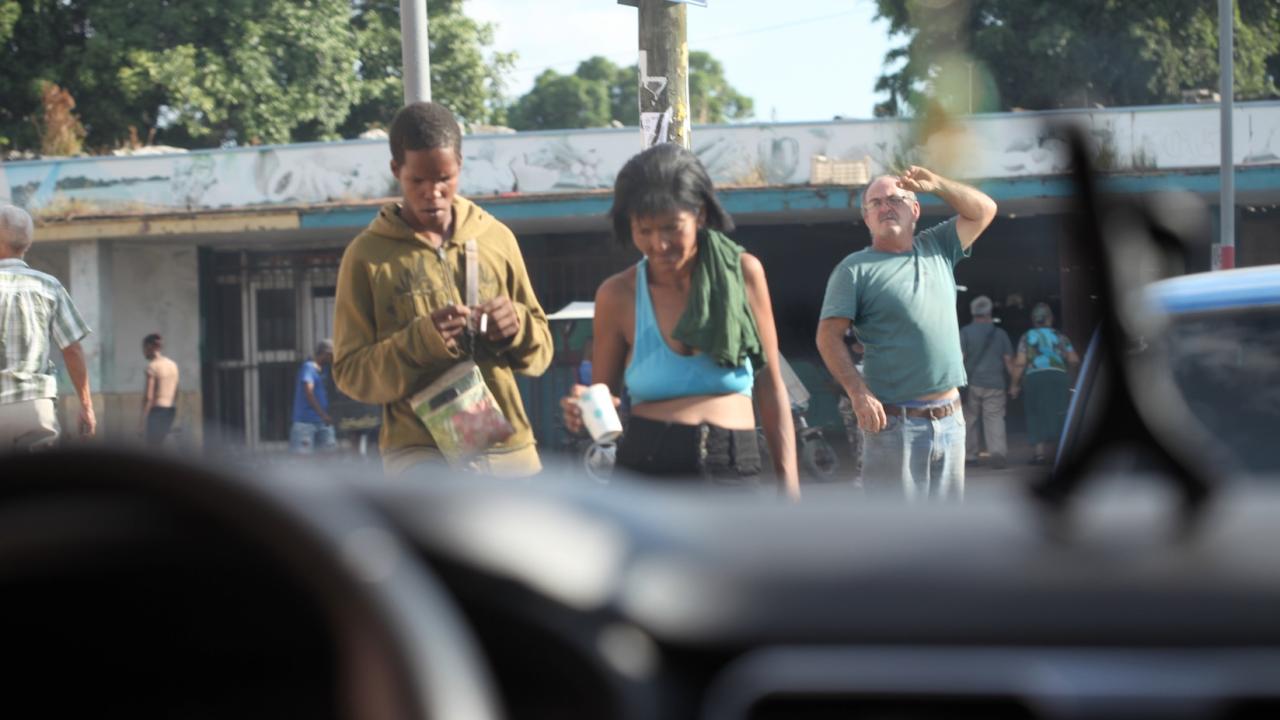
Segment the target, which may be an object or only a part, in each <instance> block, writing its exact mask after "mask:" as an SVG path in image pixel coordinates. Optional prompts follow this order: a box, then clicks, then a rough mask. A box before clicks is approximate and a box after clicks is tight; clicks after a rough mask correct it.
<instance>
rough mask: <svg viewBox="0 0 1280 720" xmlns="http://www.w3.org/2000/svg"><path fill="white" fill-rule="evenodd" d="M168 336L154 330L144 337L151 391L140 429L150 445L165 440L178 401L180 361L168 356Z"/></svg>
mask: <svg viewBox="0 0 1280 720" xmlns="http://www.w3.org/2000/svg"><path fill="white" fill-rule="evenodd" d="M163 349H164V339H163V338H161V337H160V336H159V335H158V334H156V333H152V334H150V335H148V336H147V337H146V338H144V339H143V341H142V354H143V355H144V356H145V357H146V358H147V391H146V393H145V394H144V395H143V398H142V419H141V420H140V421H139V423H138V425H139V427H138V430H139V432H142V433H143V435H144V437H145V438H146V443H147V445H148V446H149V447H160V446H161V445H163V444H164V439H165V437H166V436H167V435H168V434H169V429H170V428H172V427H173V419H174V416H175V415H176V414H177V409H176V408H175V407H174V406H175V405H177V402H178V364H177V363H175V362H174V361H172V360H170V359H169V358H167V357H165V356H164V354H163V353H162V352H161V350H163Z"/></svg>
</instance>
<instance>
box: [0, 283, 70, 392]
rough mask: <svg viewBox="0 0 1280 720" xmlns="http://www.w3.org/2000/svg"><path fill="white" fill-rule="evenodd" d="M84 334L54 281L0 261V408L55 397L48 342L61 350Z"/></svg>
mask: <svg viewBox="0 0 1280 720" xmlns="http://www.w3.org/2000/svg"><path fill="white" fill-rule="evenodd" d="M88 334H89V327H88V326H87V325H85V323H84V319H83V318H81V317H80V311H78V310H76V306H75V304H74V303H72V302H71V296H70V295H68V294H67V291H66V289H65V288H63V287H62V283H60V282H58V280H57V278H54V277H53V276H51V275H46V274H45V273H42V272H40V271H38V270H32V269H31V268H30V267H28V266H27V264H26V263H25V262H23V261H21V260H18V259H16V258H10V259H7V260H0V405H3V404H6V403H16V402H23V401H26V400H38V399H40V398H53V397H57V396H58V379H57V376H56V375H55V372H56V370H55V368H54V365H53V361H52V360H51V359H49V341H50V340H52V341H53V342H54V343H56V345H57V347H58V349H59V350H61V349H62V348H65V347H67V346H68V345H71V344H72V343H76V342H79V341H80V340H81V339H82V338H84V336H86V335H88Z"/></svg>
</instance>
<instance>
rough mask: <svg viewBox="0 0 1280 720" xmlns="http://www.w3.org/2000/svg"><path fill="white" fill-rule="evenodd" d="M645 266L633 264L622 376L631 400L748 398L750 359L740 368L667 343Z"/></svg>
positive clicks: (751, 375) (751, 373)
mask: <svg viewBox="0 0 1280 720" xmlns="http://www.w3.org/2000/svg"><path fill="white" fill-rule="evenodd" d="M647 265H648V261H647V260H641V261H640V263H639V265H637V266H636V340H635V347H634V348H632V351H631V363H630V364H629V365H627V371H626V375H625V381H626V383H627V392H629V393H631V400H632V402H633V403H635V404H637V405H639V404H641V403H647V402H657V401H659V400H670V399H671V398H678V397H691V396H694V395H729V394H731V393H738V394H740V395H746V396H747V397H751V386H752V384H754V382H755V370H754V369H753V368H752V367H751V359H750V358H747V359H745V360H743V364H742V366H741V367H736V368H726V367H721V366H719V365H717V364H716V363H715V362H714V361H713V360H711V358H709V357H707V356H706V355H704V354H702V353H697V354H695V355H681V354H679V353H677V352H676V351H675V350H672V349H671V346H670V345H668V344H667V341H666V339H665V338H663V337H662V330H661V329H660V328H659V327H658V318H657V316H656V315H654V313H653V303H652V302H650V300H649V282H648V275H647V274H646V272H645V271H646V270H647Z"/></svg>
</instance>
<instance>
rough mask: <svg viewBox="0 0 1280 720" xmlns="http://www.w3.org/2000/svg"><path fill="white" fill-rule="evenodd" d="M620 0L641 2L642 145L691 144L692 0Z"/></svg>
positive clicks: (633, 2) (701, 3) (632, 2)
mask: <svg viewBox="0 0 1280 720" xmlns="http://www.w3.org/2000/svg"><path fill="white" fill-rule="evenodd" d="M618 2H619V3H622V4H624V5H638V7H639V8H640V60H639V65H640V87H639V94H640V98H639V99H640V132H641V135H642V137H643V139H642V141H641V143H642V144H641V146H642V147H644V148H650V147H653V146H654V145H657V144H660V143H668V142H669V143H676V144H678V145H683V146H684V147H686V148H687V147H689V144H690V135H691V132H690V127H689V41H688V37H687V33H688V22H687V20H686V0H618ZM695 3H696V4H699V5H705V4H706V3H705V2H696V0H695Z"/></svg>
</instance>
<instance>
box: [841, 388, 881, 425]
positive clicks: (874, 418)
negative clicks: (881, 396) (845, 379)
mask: <svg viewBox="0 0 1280 720" xmlns="http://www.w3.org/2000/svg"><path fill="white" fill-rule="evenodd" d="M849 401H850V402H852V403H853V414H854V415H856V416H857V417H858V427H860V428H862V430H863V431H864V432H869V433H878V432H880V431H881V430H883V429H885V427H887V426H888V425H889V418H888V416H887V415H885V412H884V405H882V404H881V403H880V401H879V400H877V399H876V396H875V395H872V394H871V391H870V390H868V391H865V392H860V393H852V394H850V395H849Z"/></svg>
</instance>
